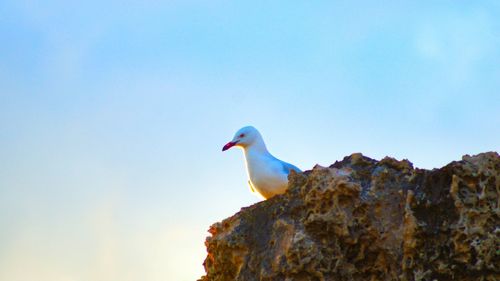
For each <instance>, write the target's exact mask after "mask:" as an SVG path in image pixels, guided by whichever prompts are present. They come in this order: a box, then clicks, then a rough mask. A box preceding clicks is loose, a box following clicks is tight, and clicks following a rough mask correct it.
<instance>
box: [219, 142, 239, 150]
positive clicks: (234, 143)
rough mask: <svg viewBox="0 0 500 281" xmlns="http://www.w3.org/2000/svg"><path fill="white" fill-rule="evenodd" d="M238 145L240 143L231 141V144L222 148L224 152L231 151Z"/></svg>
mask: <svg viewBox="0 0 500 281" xmlns="http://www.w3.org/2000/svg"><path fill="white" fill-rule="evenodd" d="M237 143H238V142H237V141H235V142H232V141H230V142H228V143H226V145H224V147H223V148H222V151H226V150H228V149H230V148H231V147H233V146H235V145H236V144H237Z"/></svg>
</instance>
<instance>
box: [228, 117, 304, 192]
mask: <svg viewBox="0 0 500 281" xmlns="http://www.w3.org/2000/svg"><path fill="white" fill-rule="evenodd" d="M233 146H237V147H239V148H242V149H243V152H244V154H245V160H246V161H245V164H246V168H247V173H248V177H249V181H248V183H249V185H250V189H251V190H252V192H257V193H259V194H260V195H261V196H262V197H264V198H265V199H269V198H271V197H273V196H274V195H277V194H282V193H284V192H285V191H286V189H287V187H288V174H290V171H291V170H294V171H296V172H299V173H300V172H301V170H300V169H299V168H297V167H295V166H294V165H292V164H289V163H286V162H283V161H281V160H279V159H277V158H276V157H274V156H272V155H271V153H269V151H267V148H266V144H265V143H264V140H263V139H262V136H261V135H260V133H259V131H257V129H255V128H254V127H252V126H247V127H243V128H241V129H239V130H238V132H236V134H235V135H234V138H233V140H231V141H230V142H228V143H227V144H226V145H224V147H223V148H222V151H226V150H228V149H230V148H231V147H233Z"/></svg>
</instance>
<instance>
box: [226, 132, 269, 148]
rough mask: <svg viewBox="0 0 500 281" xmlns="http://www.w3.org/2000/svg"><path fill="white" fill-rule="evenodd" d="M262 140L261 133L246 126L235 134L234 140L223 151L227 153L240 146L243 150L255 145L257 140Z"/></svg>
mask: <svg viewBox="0 0 500 281" xmlns="http://www.w3.org/2000/svg"><path fill="white" fill-rule="evenodd" d="M260 138H261V136H260V133H259V131H257V129H255V128H254V127H252V126H246V127H243V128H241V129H239V130H238V131H237V132H236V134H234V137H233V139H232V140H231V141H230V142H228V143H227V144H226V145H224V147H223V148H222V151H226V150H228V149H230V148H231V147H233V146H238V147H241V148H246V147H249V146H251V145H252V144H254V143H255V142H256V141H257V140H259V139H260Z"/></svg>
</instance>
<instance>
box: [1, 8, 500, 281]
mask: <svg viewBox="0 0 500 281" xmlns="http://www.w3.org/2000/svg"><path fill="white" fill-rule="evenodd" d="M393 2H394V1H382V2H380V1H377V2H376V3H375V2H373V3H371V2H368V1H365V2H363V1H358V2H354V1H342V2H341V1H316V2H314V3H312V2H311V3H309V2H307V3H305V2H302V1H300V2H299V1H275V2H273V3H265V2H260V1H251V2H234V1H166V2H162V1H125V2H124V1H107V2H104V3H103V2H100V1H99V2H98V1H85V2H84V3H78V4H75V3H69V2H68V1H44V2H43V3H41V2H39V1H38V2H37V1H5V0H4V1H0V38H1V42H2V43H1V44H0V159H3V161H1V162H0V228H1V229H2V230H3V231H2V232H1V233H0V279H1V280H34V279H36V280H41V281H44V280H106V281H112V280H195V279H196V278H197V277H199V276H200V275H201V274H202V273H203V269H202V267H201V263H202V261H203V258H204V255H205V252H204V245H203V242H204V239H205V236H206V235H208V234H207V233H206V230H207V229H208V227H209V225H210V224H211V223H214V222H216V221H219V220H221V219H223V218H225V217H228V216H230V215H232V214H233V213H235V212H236V211H238V210H239V209H240V208H241V207H244V206H247V205H250V204H253V203H255V202H258V200H259V199H258V198H257V197H255V196H254V195H252V194H251V193H250V192H249V191H248V187H247V184H246V174H245V171H244V164H243V157H242V154H241V152H240V151H237V150H230V151H228V152H225V153H222V152H221V151H220V150H221V147H222V145H223V144H225V143H226V142H227V141H229V140H230V139H231V138H232V136H233V134H234V132H235V131H236V130H237V129H239V128H240V127H242V126H244V125H248V124H251V125H254V126H255V127H257V128H258V129H259V130H260V131H261V133H262V134H263V136H264V138H265V140H266V142H267V145H268V148H269V149H270V151H271V152H272V153H273V154H274V155H275V156H277V157H279V158H282V159H284V160H286V161H289V162H291V163H293V164H295V165H297V166H299V167H300V168H302V169H304V170H306V169H311V168H312V167H313V166H314V165H315V164H320V165H323V166H326V165H329V164H331V163H333V162H335V161H336V160H339V159H342V158H343V157H344V156H346V155H349V154H351V153H353V152H362V153H363V154H365V155H367V156H370V157H373V158H376V159H380V158H382V157H384V156H386V155H389V156H393V157H396V158H398V159H403V158H407V159H410V160H411V161H412V162H413V163H414V165H415V166H417V167H421V168H435V167H440V166H442V165H445V164H446V163H448V162H451V161H453V160H458V159H460V157H461V155H463V154H467V153H469V154H474V153H479V152H484V151H490V150H496V151H498V150H499V147H500V142H499V141H498V140H499V139H500V96H499V89H500V67H499V66H500V20H499V19H500V4H498V3H497V1H474V2H468V1H458V2H457V1H419V2H418V3H414V2H407V1H400V2H399V3H393ZM27 268H29V270H27Z"/></svg>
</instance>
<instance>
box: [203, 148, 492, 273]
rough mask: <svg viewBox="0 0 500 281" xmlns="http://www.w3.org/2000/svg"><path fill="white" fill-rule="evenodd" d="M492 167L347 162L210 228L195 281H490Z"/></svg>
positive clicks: (479, 160) (358, 158) (484, 158)
mask: <svg viewBox="0 0 500 281" xmlns="http://www.w3.org/2000/svg"><path fill="white" fill-rule="evenodd" d="M499 194H500V157H499V155H498V153H496V152H488V153H482V154H479V155H476V156H468V155H466V156H464V157H463V158H462V160H461V161H455V162H452V163H450V164H448V165H447V166H445V167H443V168H441V169H434V170H423V169H416V168H413V165H412V164H411V163H410V162H409V161H407V160H403V161H397V160H395V159H393V158H388V157H386V158H384V159H382V160H381V161H376V160H373V159H370V158H368V157H365V156H363V155H361V154H359V153H358V154H353V155H351V156H349V157H346V158H344V159H343V160H342V161H340V162H336V163H335V164H333V165H331V166H330V167H328V168H326V167H320V166H316V167H314V168H313V169H312V170H310V171H306V172H304V173H300V174H295V173H292V174H291V175H290V178H289V188H288V191H287V192H286V193H285V194H283V195H278V196H275V197H273V198H271V199H269V200H266V201H263V202H260V203H257V204H255V205H253V206H250V207H248V208H243V209H242V210H241V211H240V212H238V213H237V214H235V215H234V216H232V217H230V218H227V219H225V220H224V221H222V222H219V223H216V224H214V225H212V226H211V227H210V230H209V232H210V233H211V234H212V235H211V236H210V237H208V238H207V240H206V246H207V251H208V256H207V258H206V260H205V263H204V266H205V270H206V275H205V276H203V277H202V278H201V279H200V280H202V281H212V280H213V281H216V280H217V281H223V280H249V281H250V280H275V281H280V280H283V281H285V280H286V281H291V280H304V281H305V280H311V281H312V280H339V281H340V280H409V281H410V280H411V281H413V280H429V281H430V280H464V281H467V280H485V281H493V280H500V208H499V205H500V196H499Z"/></svg>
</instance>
